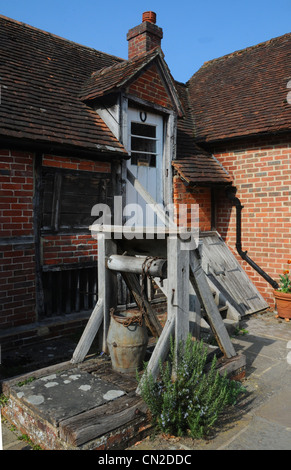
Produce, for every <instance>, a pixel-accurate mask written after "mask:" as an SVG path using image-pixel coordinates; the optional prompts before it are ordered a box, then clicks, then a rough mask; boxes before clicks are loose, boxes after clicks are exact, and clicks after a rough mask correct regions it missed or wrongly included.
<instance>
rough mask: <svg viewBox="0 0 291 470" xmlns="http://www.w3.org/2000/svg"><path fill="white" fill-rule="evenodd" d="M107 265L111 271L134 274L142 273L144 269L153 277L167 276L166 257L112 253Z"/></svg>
mask: <svg viewBox="0 0 291 470" xmlns="http://www.w3.org/2000/svg"><path fill="white" fill-rule="evenodd" d="M107 267H108V268H109V269H110V270H112V271H120V272H125V273H135V274H142V273H143V271H144V270H145V271H146V272H147V273H148V274H149V275H150V276H153V277H159V278H165V277H167V275H166V273H167V260H166V259H153V258H150V257H146V256H122V255H112V256H110V257H109V258H108V260H107Z"/></svg>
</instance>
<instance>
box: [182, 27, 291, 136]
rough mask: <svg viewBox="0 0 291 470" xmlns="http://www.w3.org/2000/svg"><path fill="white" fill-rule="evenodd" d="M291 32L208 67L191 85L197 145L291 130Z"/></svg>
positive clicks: (216, 60) (205, 67) (202, 70)
mask: <svg viewBox="0 0 291 470" xmlns="http://www.w3.org/2000/svg"><path fill="white" fill-rule="evenodd" d="M290 80H291V33H288V34H285V35H284V36H280V37H278V38H275V39H271V40H270V41H267V42H264V43H261V44H258V45H257V46H253V47H249V48H247V49H244V50H241V51H237V52H234V53H232V54H229V55H226V56H224V57H221V58H219V59H215V60H212V61H210V62H206V63H205V64H204V65H203V66H202V67H201V69H200V70H199V71H198V72H197V73H195V74H194V75H193V77H192V78H191V79H190V80H189V82H188V86H189V94H190V99H191V104H192V107H193V112H194V117H195V133H196V141H197V142H214V141H219V140H221V139H230V138H237V137H245V136H250V135H254V134H258V133H259V134H261V133H262V134H264V133H273V132H280V131H281V132H282V131H286V130H290V128H291V105H290V104H289V103H288V102H287V93H288V89H287V84H288V83H289V81H290Z"/></svg>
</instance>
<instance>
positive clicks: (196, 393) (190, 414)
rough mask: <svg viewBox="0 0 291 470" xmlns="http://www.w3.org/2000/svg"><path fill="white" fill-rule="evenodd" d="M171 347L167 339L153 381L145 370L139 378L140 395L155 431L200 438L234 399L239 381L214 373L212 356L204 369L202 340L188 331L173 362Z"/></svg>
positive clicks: (215, 361) (205, 354)
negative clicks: (167, 347)
mask: <svg viewBox="0 0 291 470" xmlns="http://www.w3.org/2000/svg"><path fill="white" fill-rule="evenodd" d="M174 350H175V348H174V344H173V341H172V340H171V348H170V354H169V360H168V361H167V362H166V363H165V364H164V365H162V364H161V362H160V374H159V378H158V379H157V380H156V381H155V380H154V379H153V377H152V375H151V373H148V372H147V370H145V373H144V376H143V379H142V381H140V391H141V396H142V398H143V400H144V401H145V403H146V404H147V406H148V408H149V410H150V412H151V415H152V419H153V422H154V424H155V425H156V426H157V428H158V430H159V431H161V432H164V433H169V434H172V435H176V436H183V435H190V436H191V437H193V438H201V437H204V436H206V435H207V434H208V433H209V431H210V429H211V427H212V426H213V425H214V423H215V422H216V421H217V419H218V417H219V415H220V414H221V413H222V412H223V411H224V410H225V408H226V407H227V406H229V405H233V404H234V403H235V402H236V399H237V397H238V395H239V394H240V393H242V391H243V390H244V389H243V387H242V386H241V384H240V383H238V382H235V381H231V380H229V379H227V378H226V376H221V375H220V374H219V373H218V371H217V369H216V363H217V358H216V356H214V358H213V360H212V362H211V364H210V368H209V369H208V371H206V370H205V366H206V361H207V348H206V347H205V346H204V344H203V341H200V342H199V341H193V340H192V338H191V336H190V335H189V337H188V338H187V340H186V341H185V344H184V345H182V344H180V345H179V348H178V351H179V352H178V358H179V360H178V361H177V365H176V366H174V364H175V362H174ZM173 367H175V380H173Z"/></svg>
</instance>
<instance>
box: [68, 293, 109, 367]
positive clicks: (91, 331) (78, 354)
mask: <svg viewBox="0 0 291 470" xmlns="http://www.w3.org/2000/svg"><path fill="white" fill-rule="evenodd" d="M103 309H104V302H103V299H102V298H99V299H98V302H97V304H96V306H95V308H94V310H93V312H92V313H91V316H90V318H89V321H88V323H87V325H86V328H85V330H84V332H83V334H82V336H81V339H80V341H79V343H78V345H77V347H76V349H75V351H74V354H73V357H72V359H71V362H72V363H73V364H78V363H80V362H82V361H83V360H84V359H85V356H86V354H88V351H89V349H90V347H91V344H92V343H93V341H94V338H95V336H96V334H97V332H98V330H99V328H100V325H101V323H102V320H103V316H104V314H103Z"/></svg>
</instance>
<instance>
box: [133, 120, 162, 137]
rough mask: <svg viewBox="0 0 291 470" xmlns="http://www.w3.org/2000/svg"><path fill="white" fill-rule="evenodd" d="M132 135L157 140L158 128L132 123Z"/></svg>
mask: <svg viewBox="0 0 291 470" xmlns="http://www.w3.org/2000/svg"><path fill="white" fill-rule="evenodd" d="M131 134H133V135H140V136H143V137H152V138H153V139H155V138H156V127H155V126H150V125H148V124H139V123H136V122H132V123H131Z"/></svg>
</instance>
